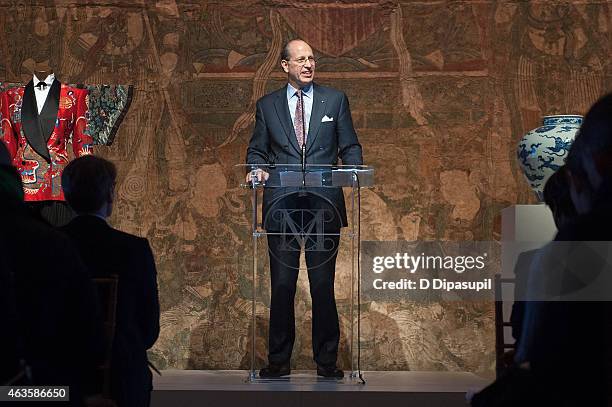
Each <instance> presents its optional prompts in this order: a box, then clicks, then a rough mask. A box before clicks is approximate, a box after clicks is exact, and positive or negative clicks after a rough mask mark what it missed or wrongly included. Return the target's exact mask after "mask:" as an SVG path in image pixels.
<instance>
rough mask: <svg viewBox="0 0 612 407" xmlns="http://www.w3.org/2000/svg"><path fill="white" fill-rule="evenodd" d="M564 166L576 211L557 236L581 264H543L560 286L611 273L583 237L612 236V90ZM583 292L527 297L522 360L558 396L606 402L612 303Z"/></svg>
mask: <svg viewBox="0 0 612 407" xmlns="http://www.w3.org/2000/svg"><path fill="white" fill-rule="evenodd" d="M566 166H567V171H568V178H569V193H570V196H571V199H572V202H573V204H574V207H575V209H576V212H577V214H578V216H577V218H576V221H575V222H569V223H568V224H567V225H564V227H562V228H561V229H560V230H559V233H558V234H557V236H556V237H555V241H557V242H565V243H559V244H560V245H565V246H563V247H570V248H571V249H572V251H571V253H572V254H571V256H572V263H573V264H582V265H583V267H582V268H583V269H580V268H579V269H578V270H576V268H574V269H565V268H564V269H561V270H547V269H546V267H544V269H543V270H542V271H543V272H544V274H549V275H554V276H556V279H557V280H559V281H561V282H563V284H564V285H562V286H561V288H562V289H564V286H565V282H566V281H567V282H569V283H568V284H574V283H576V282H578V281H580V280H583V281H588V280H589V278H588V274H600V273H605V274H609V273H612V270H611V269H610V265H609V264H605V263H602V264H601V265H600V266H598V267H597V268H596V269H591V268H592V266H590V265H591V264H594V259H593V257H594V252H593V251H592V246H591V247H590V246H589V245H588V244H583V243H582V242H592V241H603V242H607V241H611V240H612V214H611V213H610V208H611V207H612V206H611V204H612V94H609V95H607V96H604V97H603V98H601V99H600V100H599V101H597V102H596V103H595V104H594V105H593V107H592V108H591V109H590V110H589V112H588V113H587V114H586V116H585V118H584V122H583V125H582V126H581V128H580V132H579V134H578V135H577V137H576V140H575V142H574V144H573V146H572V148H571V150H570V153H569V155H568V158H567V162H566ZM568 245H569V246H568ZM551 253H553V254H552V255H554V253H555V251H552V250H551ZM557 253H558V250H557ZM542 263H543V264H545V262H544V261H543V262H542ZM577 271H578V272H579V273H580V275H579V276H578V277H577V276H576V272H577ZM529 285H530V286H529V289H528V290H532V289H534V288H536V287H537V282H532V281H531V280H530V282H529ZM607 289H612V287H607ZM562 298H563V297H562ZM582 299H583V300H584V301H536V302H530V303H528V304H527V305H526V309H525V322H524V324H523V330H524V332H523V335H522V339H521V341H522V343H521V346H520V347H519V351H518V352H517V361H519V362H522V363H528V364H529V367H530V370H531V371H532V372H533V374H534V377H535V379H536V381H537V382H538V383H539V384H541V385H542V388H545V389H548V390H549V391H551V392H558V394H559V400H558V401H559V402H560V403H564V404H566V405H569V404H571V405H589V406H595V405H606V398H608V401H610V400H609V394H607V392H609V391H610V390H609V389H610V380H609V377H610V376H609V375H610V372H609V367H610V365H609V361H610V346H611V345H610V344H612V336H611V329H610V328H611V327H610V321H611V320H610V303H609V302H602V301H591V300H590V299H589V298H582ZM561 390H562V391H561Z"/></svg>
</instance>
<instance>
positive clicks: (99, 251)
mask: <svg viewBox="0 0 612 407" xmlns="http://www.w3.org/2000/svg"><path fill="white" fill-rule="evenodd" d="M116 174H117V172H116V169H115V166H114V165H113V164H112V163H111V162H109V161H106V160H104V159H102V158H99V157H94V156H85V157H81V158H77V159H76V160H74V161H72V162H70V163H69V164H68V166H66V168H65V169H64V172H63V174H62V186H63V188H64V194H65V196H66V200H67V201H68V203H69V204H70V206H71V207H72V208H73V209H74V211H75V212H76V213H77V215H78V216H77V217H76V218H75V219H73V220H72V221H71V222H70V223H69V224H68V225H66V226H65V227H64V228H63V231H64V232H66V233H67V234H68V235H69V236H70V237H72V238H73V240H74V242H75V243H76V246H77V249H78V250H79V253H80V254H81V257H82V258H83V260H84V261H85V264H86V265H87V266H88V268H89V270H90V271H91V274H92V275H93V276H94V277H104V276H109V275H111V274H116V275H118V277H119V292H118V300H117V324H116V332H115V339H114V342H113V358H112V362H111V363H112V368H111V376H112V394H113V398H114V399H115V400H116V401H117V403H118V405H119V406H130V407H136V406H148V405H149V403H150V392H151V390H152V377H151V371H150V370H149V367H148V360H147V349H149V348H151V347H152V346H153V344H154V343H155V341H156V340H157V336H158V334H159V301H158V296H157V273H156V270H155V262H154V259H153V254H152V252H151V248H150V246H149V242H148V241H147V239H143V238H140V237H136V236H133V235H130V234H127V233H124V232H121V231H119V230H116V229H113V228H112V227H111V226H109V225H108V223H106V218H108V217H109V216H110V215H111V212H112V207H113V199H114V187H115V178H116Z"/></svg>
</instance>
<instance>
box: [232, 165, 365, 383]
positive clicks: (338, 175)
mask: <svg viewBox="0 0 612 407" xmlns="http://www.w3.org/2000/svg"><path fill="white" fill-rule="evenodd" d="M236 167H237V168H238V170H239V171H241V172H242V173H243V174H244V176H243V180H244V183H243V184H241V186H242V187H244V188H248V189H250V190H251V191H252V197H251V198H252V222H251V226H250V227H251V232H252V275H251V278H252V287H251V289H252V298H251V301H252V303H251V316H252V318H251V327H250V328H251V332H250V349H249V353H250V370H249V376H248V379H247V380H248V381H249V382H257V381H260V380H262V379H260V378H259V376H258V372H257V371H258V367H257V366H256V363H257V360H256V356H257V349H256V344H257V316H258V314H257V305H258V290H259V289H260V288H259V287H257V285H258V282H259V285H261V286H264V284H265V282H266V281H269V279H270V275H269V264H262V263H267V262H266V260H265V255H264V256H263V257H262V253H261V251H262V248H266V247H267V237H268V236H270V235H279V237H280V241H282V242H284V241H286V240H289V239H291V240H292V241H293V242H294V243H293V250H300V252H304V251H305V250H306V249H307V250H315V251H316V250H323V251H328V252H330V253H331V251H333V250H335V252H333V255H334V256H338V250H339V247H340V246H343V260H342V261H343V264H344V265H345V266H344V267H343V270H344V271H342V272H343V273H344V272H346V268H347V267H346V265H348V272H349V273H350V277H347V276H342V277H343V278H344V280H345V281H346V280H348V285H349V286H350V288H349V290H348V291H349V292H348V293H347V294H348V301H347V302H348V304H347V306H345V307H344V308H343V309H344V310H345V313H346V314H348V315H345V318H344V321H346V320H348V322H347V323H346V324H345V327H344V331H345V332H342V330H343V328H342V324H341V338H343V337H344V339H345V341H346V342H345V345H347V346H348V354H349V355H348V357H349V359H348V366H343V367H344V369H345V370H348V371H347V372H346V377H348V380H349V381H352V382H361V383H365V381H364V379H363V375H362V372H361V366H360V348H361V346H360V326H359V320H360V311H361V310H360V298H361V295H360V273H361V270H360V267H359V248H360V237H361V236H360V214H361V202H360V196H361V195H360V189H361V188H365V187H371V186H372V185H373V184H374V170H373V169H372V168H371V167H369V166H365V165H359V166H348V165H316V164H307V165H304V166H302V165H300V164H295V165H292V164H282V165H279V164H277V165H259V164H257V165H254V164H239V165H237V166H236ZM258 171H265V172H266V173H268V174H269V177H268V178H267V179H266V180H262V181H261V182H258V181H257V180H256V177H255V175H256V173H257V172H258ZM249 172H250V173H251V175H252V176H253V179H255V182H246V179H245V177H246V174H248V173H249ZM342 188H346V189H348V191H347V192H348V194H347V197H346V199H345V198H344V195H345V194H344V193H343V191H342ZM261 195H264V199H265V200H266V203H267V205H266V204H264V205H263V208H262V213H261V214H260V213H259V208H260V204H261V203H262V201H263V200H264V199H262V197H261ZM266 197H267V198H266ZM306 200H308V204H306V205H307V206H308V205H310V206H312V207H310V206H308V207H307V208H305V207H304V205H303V204H301V202H304V201H306ZM340 201H341V203H342V205H337V203H338V202H340ZM279 202H281V203H282V204H279ZM312 202H314V204H312V205H311V203H312ZM294 206H295V207H294ZM338 206H340V207H338ZM264 211H265V213H264ZM334 212H335V213H334ZM344 214H346V215H344ZM344 216H346V219H345V220H346V221H347V227H343V228H341V229H339V230H340V232H338V231H337V230H338V228H334V227H332V228H331V229H332V230H333V231H332V232H329V231H327V230H326V226H325V225H326V222H330V219H341V218H344ZM272 224H274V226H271V225H272ZM332 236H337V238H336V239H335V240H333V239H330V237H332ZM340 240H342V241H343V242H346V243H339V242H340ZM328 241H336V242H338V244H337V246H338V247H335V248H334V247H332V248H328V247H326V242H328ZM296 242H297V243H296ZM298 245H299V247H298ZM344 246H348V247H344ZM271 253H272V252H270V253H268V255H271ZM322 255H323V256H324V255H325V254H322ZM300 256H301V255H300ZM260 257H261V258H260ZM347 257H348V258H347ZM300 264H302V262H300ZM301 268H302V267H301V266H300V269H301ZM300 271H302V270H300ZM340 272H341V271H339V270H338V264H336V278H338V273H340ZM266 279H267V280H266ZM266 295H267V296H268V298H269V292H267V291H266V293H265V294H260V296H261V297H265V296H266ZM336 297H337V294H336ZM347 308H348V309H347ZM338 312H339V314H340V309H339V310H338ZM343 316H344V314H343ZM266 318H267V316H266ZM296 330H297V329H296ZM299 335H300V332H299V330H298V331H297V334H296V341H297V340H298V336H299ZM266 343H267V338H266ZM266 352H267V346H266ZM294 353H295V350H294ZM261 357H262V355H261V352H260V359H261ZM345 364H346V359H345ZM265 380H266V381H270V379H265ZM272 380H273V379H272ZM285 380H286V379H285Z"/></svg>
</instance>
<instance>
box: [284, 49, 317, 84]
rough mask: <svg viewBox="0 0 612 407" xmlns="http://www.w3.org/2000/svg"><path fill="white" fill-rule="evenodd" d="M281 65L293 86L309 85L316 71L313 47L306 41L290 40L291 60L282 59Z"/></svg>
mask: <svg viewBox="0 0 612 407" xmlns="http://www.w3.org/2000/svg"><path fill="white" fill-rule="evenodd" d="M281 66H282V67H283V70H284V71H285V72H286V73H287V77H288V82H289V83H290V84H291V86H293V87H295V88H303V87H305V86H308V85H309V84H310V83H311V82H312V80H313V78H314V71H315V62H314V55H313V54H312V48H310V45H308V44H307V43H305V42H304V41H292V42H290V43H289V60H282V61H281Z"/></svg>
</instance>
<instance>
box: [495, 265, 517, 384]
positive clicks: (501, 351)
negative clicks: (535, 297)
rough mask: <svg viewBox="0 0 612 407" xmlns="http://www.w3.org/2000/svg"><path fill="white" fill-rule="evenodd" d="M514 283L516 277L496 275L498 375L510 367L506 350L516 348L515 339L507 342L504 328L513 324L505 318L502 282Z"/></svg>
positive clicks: (496, 360)
mask: <svg viewBox="0 0 612 407" xmlns="http://www.w3.org/2000/svg"><path fill="white" fill-rule="evenodd" d="M514 283H515V279H514V278H502V277H501V276H500V275H499V274H496V275H495V280H494V284H495V288H494V289H495V362H496V363H495V372H496V374H497V377H499V376H500V374H501V373H502V372H503V371H504V369H506V368H507V367H508V366H507V365H508V363H507V359H508V357H507V356H508V355H506V351H507V350H512V349H514V348H515V344H514V341H513V342H511V343H510V342H506V335H505V331H504V328H505V327H511V326H512V324H511V323H510V321H509V320H506V319H505V318H504V299H503V296H502V292H503V290H502V284H514ZM510 356H512V355H510Z"/></svg>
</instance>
